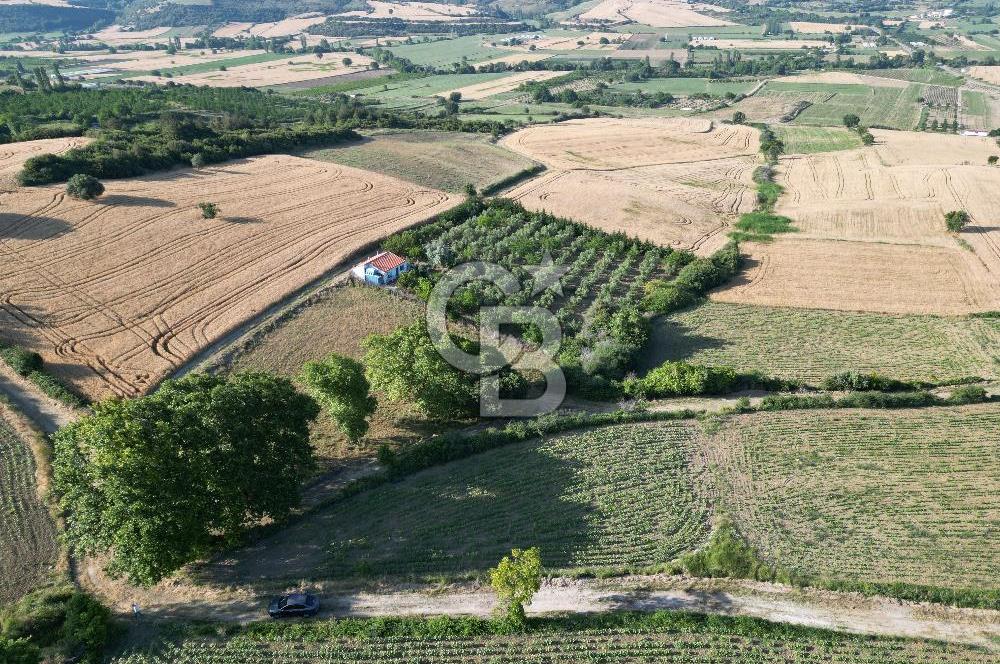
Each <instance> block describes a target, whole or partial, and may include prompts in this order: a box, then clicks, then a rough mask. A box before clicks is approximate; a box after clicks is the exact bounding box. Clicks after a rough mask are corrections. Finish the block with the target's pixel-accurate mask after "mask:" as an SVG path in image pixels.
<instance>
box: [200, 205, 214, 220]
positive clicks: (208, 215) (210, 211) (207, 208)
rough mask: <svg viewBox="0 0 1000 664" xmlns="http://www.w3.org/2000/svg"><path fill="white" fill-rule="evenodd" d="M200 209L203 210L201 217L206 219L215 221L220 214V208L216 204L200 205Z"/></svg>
mask: <svg viewBox="0 0 1000 664" xmlns="http://www.w3.org/2000/svg"><path fill="white" fill-rule="evenodd" d="M198 208H199V209H200V210H201V216H202V218H204V219H215V217H216V216H217V215H218V214H219V206H218V205H216V204H215V203H198Z"/></svg>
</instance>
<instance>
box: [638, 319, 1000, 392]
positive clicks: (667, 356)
mask: <svg viewBox="0 0 1000 664" xmlns="http://www.w3.org/2000/svg"><path fill="white" fill-rule="evenodd" d="M648 347H649V348H650V352H649V354H648V357H646V358H644V361H645V363H646V365H647V367H648V368H652V367H654V366H658V365H659V364H660V363H662V362H663V361H664V360H685V361H688V362H693V363H696V364H715V365H719V364H724V365H730V366H734V367H737V368H738V369H740V370H742V371H761V372H763V373H766V374H770V375H774V376H780V377H782V378H788V379H795V380H805V381H808V382H811V383H813V384H818V383H820V382H821V381H822V380H823V379H824V378H826V377H827V376H830V375H832V374H835V373H839V372H842V371H864V372H877V373H879V374H881V375H884V376H891V377H893V378H897V379H901V380H918V381H927V382H938V381H948V380H957V379H960V378H965V377H968V376H976V377H981V378H997V377H1000V352H998V350H997V349H998V348H1000V319H996V318H970V317H963V316H959V317H941V316H913V315H910V316H907V315H887V314H876V313H862V312H846V311H824V310H821V309H800V308H792V307H763V306H753V305H747V304H728V303H722V302H708V303H706V304H703V305H701V306H698V307H695V308H692V309H688V310H686V311H683V312H680V313H677V314H673V315H672V316H670V317H669V318H667V319H662V320H659V321H657V322H656V323H655V326H654V333H653V338H652V341H650V343H649V346H648Z"/></svg>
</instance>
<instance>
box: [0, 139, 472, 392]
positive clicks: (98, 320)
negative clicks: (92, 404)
mask: <svg viewBox="0 0 1000 664" xmlns="http://www.w3.org/2000/svg"><path fill="white" fill-rule="evenodd" d="M106 186H107V193H106V194H105V195H104V196H103V197H102V198H100V199H98V200H96V201H93V202H85V201H74V200H72V199H69V198H67V197H66V196H65V194H64V193H63V188H62V187H42V188H34V189H21V190H18V191H16V192H13V193H9V194H4V195H3V196H2V198H0V203H2V205H3V210H4V212H3V214H2V215H0V252H2V255H3V260H2V261H0V330H3V335H2V336H3V339H4V340H5V341H8V342H14V343H19V344H21V345H24V346H27V347H29V348H31V349H32V350H36V351H38V352H39V353H41V354H42V355H43V356H44V357H45V360H46V363H47V366H49V367H50V368H51V370H52V371H53V373H55V374H57V375H58V376H59V377H60V378H63V379H64V380H66V381H68V382H70V383H71V384H73V385H74V387H76V388H77V389H79V390H80V391H82V392H84V393H86V394H87V395H88V396H90V397H95V398H96V397H102V396H107V395H109V394H119V395H135V394H140V393H142V392H145V391H147V390H148V389H150V388H151V387H152V386H154V385H155V384H156V383H157V382H158V381H159V380H160V379H162V378H163V377H164V376H166V375H168V374H169V373H171V372H172V371H173V370H175V369H177V368H178V367H180V366H182V365H183V364H184V363H185V362H186V361H188V360H190V359H191V358H192V357H193V356H194V355H195V354H196V353H198V352H199V351H200V350H202V349H204V348H205V347H206V346H208V345H210V344H211V343H212V342H214V341H216V340H217V339H219V338H220V337H222V336H224V335H225V334H226V333H227V332H229V331H230V330H232V329H234V328H236V327H238V326H239V325H240V324H242V323H244V322H246V321H247V320H248V319H250V318H252V317H254V315H255V314H258V313H260V312H262V311H264V310H266V309H267V308H268V307H269V306H270V305H272V304H274V303H276V302H278V301H280V300H281V299H282V298H284V297H286V296H287V295H289V294H290V293H292V292H294V291H295V290H297V289H299V288H301V287H303V286H305V285H307V284H309V283H310V282H311V281H313V280H315V279H318V278H320V277H322V276H323V275H325V274H327V273H329V272H331V271H332V270H335V269H338V268H339V267H341V266H343V265H344V263H345V261H346V260H347V259H348V258H349V257H351V256H352V255H353V254H355V253H356V252H357V251H359V250H360V249H361V248H363V247H365V246H366V245H369V244H371V243H374V242H377V241H378V240H379V239H380V238H383V237H385V236H386V235H388V234H389V233H392V232H395V231H398V230H400V229H402V228H405V227H407V226H410V225H412V224H413V223H416V222H418V221H420V220H423V219H425V218H427V217H429V216H432V215H434V214H437V213H438V212H442V211H444V210H446V209H448V208H450V207H452V206H453V205H454V204H456V203H457V202H458V201H457V199H455V198H453V197H451V196H449V195H448V194H445V193H444V192H441V191H436V190H432V189H427V188H423V187H418V186H415V185H412V184H409V183H406V182H403V181H401V180H397V179H394V178H390V177H386V176H382V175H378V174H375V173H369V172H367V171H361V170H357V169H353V168H349V167H344V166H338V165H334V164H329V163H325V162H316V161H312V160H308V159H301V158H297V157H289V156H277V155H272V156H266V157H258V158H253V159H248V160H243V161H237V162H232V163H228V164H226V165H223V166H218V167H212V168H206V169H203V170H200V171H182V172H174V173H169V174H165V175H156V176H147V177H142V178H136V179H132V180H117V181H109V182H107V184H106ZM201 201H210V202H213V203H216V204H217V205H218V206H219V208H220V213H219V217H217V218H216V219H210V220H209V219H203V218H202V217H201V214H200V213H199V211H198V208H197V203H199V202H201Z"/></svg>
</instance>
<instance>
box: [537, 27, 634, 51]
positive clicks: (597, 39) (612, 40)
mask: <svg viewBox="0 0 1000 664" xmlns="http://www.w3.org/2000/svg"><path fill="white" fill-rule="evenodd" d="M631 36H632V35H631V34H629V33H628V32H591V33H590V34H586V35H579V36H577V35H569V36H558V37H553V36H547V37H543V38H542V39H534V40H532V41H531V45H533V46H534V47H535V48H537V49H541V50H546V51H575V50H577V49H586V50H588V51H592V50H598V51H613V50H615V49H617V48H618V47H619V46H620V45H622V44H624V43H625V42H626V41H628V39H629V37H631ZM602 38H604V39H607V40H608V42H609V43H607V44H602V43H601V39H602ZM579 42H583V44H580V43H579ZM522 48H527V46H524V47H522Z"/></svg>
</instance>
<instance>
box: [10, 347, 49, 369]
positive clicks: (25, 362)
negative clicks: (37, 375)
mask: <svg viewBox="0 0 1000 664" xmlns="http://www.w3.org/2000/svg"><path fill="white" fill-rule="evenodd" d="M0 358H3V361H4V362H6V363H7V364H8V366H10V368H11V369H13V370H14V371H15V372H16V373H17V374H19V375H21V376H27V375H28V374H30V373H31V372H33V371H41V370H42V367H43V365H44V361H43V360H42V356H41V355H39V354H38V353H35V352H32V351H30V350H26V349H24V348H21V347H20V346H0Z"/></svg>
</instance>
